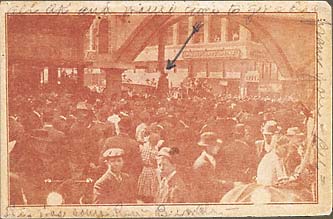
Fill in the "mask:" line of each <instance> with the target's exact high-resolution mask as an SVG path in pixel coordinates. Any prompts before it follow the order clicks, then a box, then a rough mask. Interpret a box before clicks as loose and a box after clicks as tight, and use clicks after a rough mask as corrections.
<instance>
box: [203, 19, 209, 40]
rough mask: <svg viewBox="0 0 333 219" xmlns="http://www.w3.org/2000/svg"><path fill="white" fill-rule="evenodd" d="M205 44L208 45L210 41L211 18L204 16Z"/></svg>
mask: <svg viewBox="0 0 333 219" xmlns="http://www.w3.org/2000/svg"><path fill="white" fill-rule="evenodd" d="M203 28H204V43H208V41H209V16H207V15H205V16H204V26H203Z"/></svg>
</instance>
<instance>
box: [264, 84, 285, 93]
mask: <svg viewBox="0 0 333 219" xmlns="http://www.w3.org/2000/svg"><path fill="white" fill-rule="evenodd" d="M258 91H259V92H262V93H265V92H273V93H279V92H281V91H282V84H279V83H271V84H260V85H259V87H258Z"/></svg>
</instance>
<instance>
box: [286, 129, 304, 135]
mask: <svg viewBox="0 0 333 219" xmlns="http://www.w3.org/2000/svg"><path fill="white" fill-rule="evenodd" d="M286 135H287V136H304V133H303V132H302V131H301V130H300V129H299V128H298V127H291V128H288V130H287V134H286Z"/></svg>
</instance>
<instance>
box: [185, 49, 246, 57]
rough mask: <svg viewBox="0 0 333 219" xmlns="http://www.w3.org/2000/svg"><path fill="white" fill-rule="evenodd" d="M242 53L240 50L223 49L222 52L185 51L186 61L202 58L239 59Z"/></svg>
mask: <svg viewBox="0 0 333 219" xmlns="http://www.w3.org/2000/svg"><path fill="white" fill-rule="evenodd" d="M240 55H241V51H240V50H239V49H222V50H199V51H184V52H183V58H184V59H202V58H239V57H240Z"/></svg>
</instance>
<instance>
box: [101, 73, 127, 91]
mask: <svg viewBox="0 0 333 219" xmlns="http://www.w3.org/2000/svg"><path fill="white" fill-rule="evenodd" d="M102 70H104V72H105V79H106V95H107V96H108V97H111V96H112V95H119V96H120V95H121V74H122V73H123V71H124V70H123V69H117V68H104V69H102Z"/></svg>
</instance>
